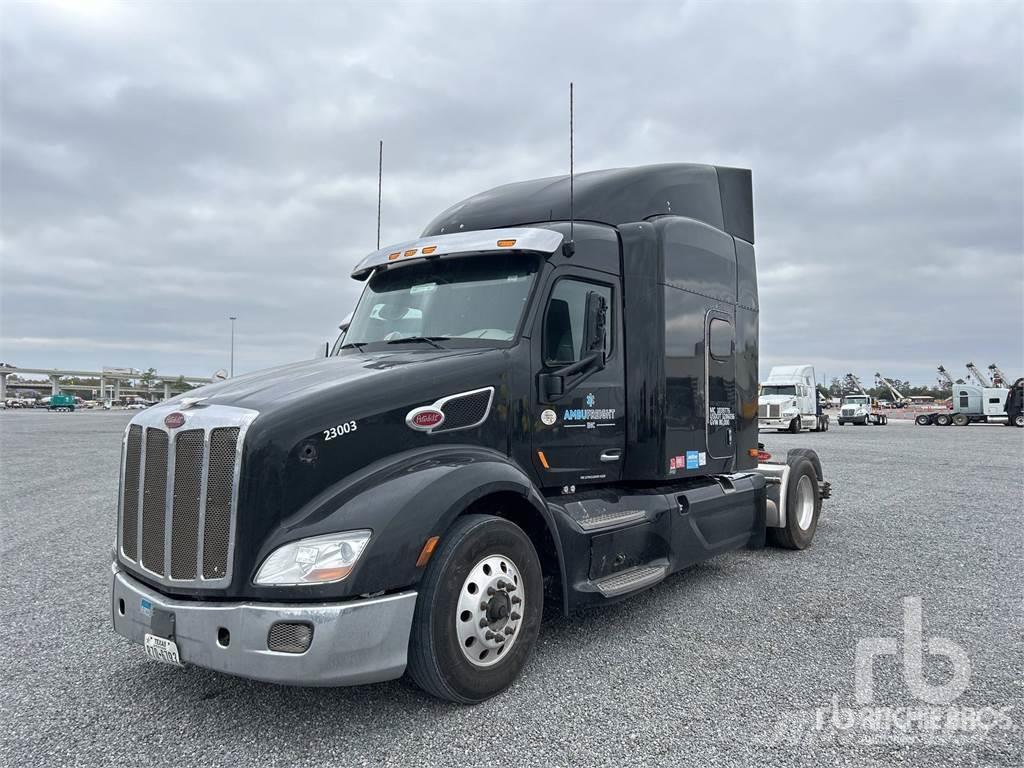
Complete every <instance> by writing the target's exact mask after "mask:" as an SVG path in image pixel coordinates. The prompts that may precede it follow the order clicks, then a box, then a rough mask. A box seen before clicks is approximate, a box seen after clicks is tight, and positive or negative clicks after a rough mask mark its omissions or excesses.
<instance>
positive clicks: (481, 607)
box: [480, 603, 491, 611]
mask: <svg viewBox="0 0 1024 768" xmlns="http://www.w3.org/2000/svg"><path fill="white" fill-rule="evenodd" d="M490 607H491V606H490V605H488V604H487V603H480V610H481V611H486V610H487V609H488V608H490Z"/></svg>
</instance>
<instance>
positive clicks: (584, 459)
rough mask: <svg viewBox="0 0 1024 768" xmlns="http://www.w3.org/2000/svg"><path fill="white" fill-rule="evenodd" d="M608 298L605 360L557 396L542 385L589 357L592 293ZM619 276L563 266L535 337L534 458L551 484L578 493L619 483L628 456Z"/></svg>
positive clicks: (568, 382) (543, 478) (545, 481)
mask: <svg viewBox="0 0 1024 768" xmlns="http://www.w3.org/2000/svg"><path fill="white" fill-rule="evenodd" d="M591 292H597V293H598V294H599V295H600V296H601V297H603V298H604V300H605V303H606V307H607V310H606V312H607V314H606V329H607V333H606V337H605V364H604V367H603V368H601V369H600V370H595V371H593V372H591V373H589V374H586V373H585V374H584V375H582V376H580V377H578V378H579V380H578V381H574V380H573V379H574V378H577V377H572V376H568V377H566V378H565V382H566V385H565V390H564V392H563V393H562V394H561V395H558V396H552V395H550V394H549V393H547V392H546V391H545V390H546V388H545V387H544V386H543V385H542V381H543V378H544V375H545V374H551V373H554V372H556V371H559V370H563V369H565V368H566V367H567V366H571V365H572V364H573V363H576V362H579V361H580V360H581V359H582V358H583V357H584V352H585V350H584V349H583V344H584V339H583V336H584V326H585V322H586V320H585V316H586V307H587V296H588V294H589V293H591ZM620 297H621V289H620V285H619V280H618V278H616V277H613V276H612V275H609V274H607V273H604V272H591V271H590V270H582V269H571V270H559V271H558V272H556V274H555V278H554V280H553V281H552V283H551V284H550V286H549V288H548V293H547V297H546V299H545V302H544V305H543V311H542V312H540V313H539V317H538V319H537V327H535V328H534V335H533V338H534V339H535V340H539V341H540V343H535V344H534V350H535V352H534V356H533V357H534V362H535V375H534V377H533V406H532V407H533V413H532V414H531V423H532V425H533V456H532V460H533V464H534V468H535V469H536V471H537V474H538V476H539V477H540V478H541V483H542V485H543V486H544V487H546V488H553V487H561V488H562V490H563V491H564V492H568V493H572V492H574V491H575V490H576V489H577V488H579V487H581V486H586V485H589V484H598V483H608V482H614V481H616V480H618V479H619V477H620V476H621V474H622V465H623V462H624V460H625V456H624V449H625V442H626V413H625V381H624V379H625V374H624V367H623V359H624V357H625V355H624V354H623V349H622V320H621V313H620V311H619V305H620V302H621V299H620Z"/></svg>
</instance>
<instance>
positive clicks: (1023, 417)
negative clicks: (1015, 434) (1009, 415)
mask: <svg viewBox="0 0 1024 768" xmlns="http://www.w3.org/2000/svg"><path fill="white" fill-rule="evenodd" d="M1013 425H1014V426H1015V427H1024V413H1018V414H1017V415H1016V416H1014V417H1013Z"/></svg>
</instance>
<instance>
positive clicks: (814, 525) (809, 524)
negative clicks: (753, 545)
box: [768, 456, 821, 549]
mask: <svg viewBox="0 0 1024 768" xmlns="http://www.w3.org/2000/svg"><path fill="white" fill-rule="evenodd" d="M820 515H821V489H820V488H819V487H818V473H817V472H815V470H814V465H813V464H812V463H811V462H810V460H809V459H807V458H805V457H803V456H801V457H799V458H797V459H796V460H795V461H794V462H793V464H792V465H791V466H790V470H789V480H788V481H787V482H786V525H785V527H783V528H769V529H768V535H769V537H770V538H771V539H772V541H773V542H774V543H775V544H776V545H778V546H780V547H785V548H786V549H807V547H809V546H811V542H812V541H813V540H814V532H815V531H816V530H817V529H818V517H819V516H820Z"/></svg>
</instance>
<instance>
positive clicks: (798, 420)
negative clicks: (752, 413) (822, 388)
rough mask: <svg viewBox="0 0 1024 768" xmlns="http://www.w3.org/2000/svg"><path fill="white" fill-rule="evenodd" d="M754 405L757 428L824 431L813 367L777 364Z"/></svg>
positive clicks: (825, 430) (825, 417)
mask: <svg viewBox="0 0 1024 768" xmlns="http://www.w3.org/2000/svg"><path fill="white" fill-rule="evenodd" d="M757 402H758V405H757V425H758V428H759V429H777V430H779V431H786V430H788V431H790V432H799V431H800V430H803V429H807V430H811V431H812V432H827V431H828V416H827V415H825V414H823V413H821V408H820V407H819V405H818V387H817V385H816V383H815V378H814V366H813V365H777V366H775V367H774V368H772V369H771V371H770V372H769V373H768V380H767V381H765V382H764V384H762V385H761V390H760V394H759V396H758V401H757Z"/></svg>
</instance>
